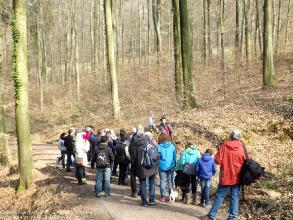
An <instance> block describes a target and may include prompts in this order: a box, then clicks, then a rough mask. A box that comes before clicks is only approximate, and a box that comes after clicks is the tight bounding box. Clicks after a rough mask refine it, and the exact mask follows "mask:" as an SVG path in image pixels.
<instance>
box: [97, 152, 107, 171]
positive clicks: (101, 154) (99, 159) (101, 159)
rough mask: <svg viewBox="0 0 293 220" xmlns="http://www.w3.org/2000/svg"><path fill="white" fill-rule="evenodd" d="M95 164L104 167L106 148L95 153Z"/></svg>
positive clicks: (105, 165) (105, 164) (105, 163)
mask: <svg viewBox="0 0 293 220" xmlns="http://www.w3.org/2000/svg"><path fill="white" fill-rule="evenodd" d="M96 164H97V167H98V168H106V167H107V166H108V165H109V163H108V154H107V151H106V150H102V151H100V152H99V153H98V155H97V160H96Z"/></svg>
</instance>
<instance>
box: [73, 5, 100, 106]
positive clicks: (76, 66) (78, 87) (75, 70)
mask: <svg viewBox="0 0 293 220" xmlns="http://www.w3.org/2000/svg"><path fill="white" fill-rule="evenodd" d="M71 7H72V17H71V19H72V20H71V24H72V43H73V45H72V47H73V48H72V49H73V50H74V52H73V53H72V54H73V55H74V61H73V62H74V72H75V79H76V102H77V105H79V102H80V79H79V78H80V76H79V65H78V60H79V59H78V54H79V53H78V40H77V33H76V31H77V16H76V0H73V1H72V6H71ZM94 50H95V48H94Z"/></svg>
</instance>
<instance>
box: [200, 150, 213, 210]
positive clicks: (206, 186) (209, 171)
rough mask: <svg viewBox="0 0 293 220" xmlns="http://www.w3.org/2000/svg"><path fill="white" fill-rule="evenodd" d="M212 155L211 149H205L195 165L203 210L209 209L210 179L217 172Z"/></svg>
mask: <svg viewBox="0 0 293 220" xmlns="http://www.w3.org/2000/svg"><path fill="white" fill-rule="evenodd" d="M212 155H213V151H212V150H211V149H207V150H206V151H205V153H204V155H202V157H201V158H200V159H199V161H198V163H197V165H196V173H197V176H198V178H199V180H200V186H201V197H200V206H202V207H205V208H210V207H209V195H210V187H211V179H212V177H213V176H214V175H215V174H216V172H217V165H216V163H215V161H214V158H213V156H212Z"/></svg>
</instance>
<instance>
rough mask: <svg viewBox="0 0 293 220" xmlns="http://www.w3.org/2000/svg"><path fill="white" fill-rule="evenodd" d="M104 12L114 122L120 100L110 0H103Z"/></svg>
mask: <svg viewBox="0 0 293 220" xmlns="http://www.w3.org/2000/svg"><path fill="white" fill-rule="evenodd" d="M104 13H105V24H106V25H105V27H106V39H107V52H108V63H109V69H110V78H111V92H112V102H113V114H114V122H115V123H118V122H119V121H120V102H119V95H118V94H119V93H118V80H117V74H116V62H115V50H114V38H113V26H112V25H113V24H112V14H111V0H104Z"/></svg>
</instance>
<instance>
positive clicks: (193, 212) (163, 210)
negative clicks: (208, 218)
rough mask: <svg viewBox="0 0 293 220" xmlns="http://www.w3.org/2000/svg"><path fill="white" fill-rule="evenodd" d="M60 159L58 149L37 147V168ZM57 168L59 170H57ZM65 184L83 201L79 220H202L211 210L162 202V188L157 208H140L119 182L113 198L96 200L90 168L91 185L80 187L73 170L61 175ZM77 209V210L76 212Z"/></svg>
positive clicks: (35, 158)
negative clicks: (160, 199)
mask: <svg viewBox="0 0 293 220" xmlns="http://www.w3.org/2000/svg"><path fill="white" fill-rule="evenodd" d="M57 156H59V151H58V149H57V146H54V145H46V144H37V143H34V144H33V159H34V164H35V167H36V168H37V169H43V168H45V167H46V166H48V165H51V166H55V165H54V164H55V163H56V158H57ZM56 169H59V168H58V167H56ZM60 173H61V175H63V177H64V179H65V181H66V180H67V181H69V183H70V187H67V188H68V189H67V190H69V191H72V192H73V193H76V194H77V196H78V197H79V198H83V200H82V204H79V208H78V210H79V211H80V212H79V213H77V216H79V219H99V220H101V219H119V220H124V219H125V220H126V219H127V220H132V219H133V220H134V219H139V220H144V219H152V220H155V219H168V220H172V219H174V220H175V219H180V220H184V219H186V220H187V219H193V220H194V219H201V217H203V216H205V215H206V214H207V212H208V210H207V209H204V208H201V207H199V206H194V205H185V204H183V203H181V202H176V203H160V202H159V201H158V198H159V194H158V193H159V189H158V188H156V202H157V205H156V206H154V207H147V208H144V207H142V206H140V198H139V197H137V198H132V197H130V196H129V195H130V186H119V185H117V184H116V183H117V181H116V179H115V182H113V183H112V184H111V196H110V197H109V198H99V199H97V198H96V197H95V194H94V192H93V190H94V185H95V174H94V172H91V171H90V169H89V168H87V169H86V175H87V185H83V186H78V185H77V184H76V180H75V178H74V173H73V171H72V172H71V173H66V172H64V171H61V172H60ZM76 210H77V209H75V211H76Z"/></svg>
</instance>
